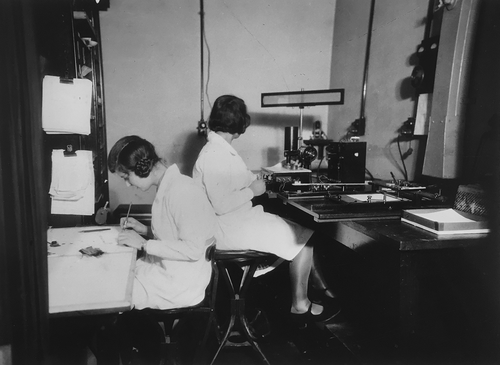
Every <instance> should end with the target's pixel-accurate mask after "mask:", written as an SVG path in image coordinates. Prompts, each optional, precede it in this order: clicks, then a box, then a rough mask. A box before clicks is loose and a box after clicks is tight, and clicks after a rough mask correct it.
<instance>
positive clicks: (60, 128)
mask: <svg viewBox="0 0 500 365" xmlns="http://www.w3.org/2000/svg"><path fill="white" fill-rule="evenodd" d="M91 100H92V82H91V81H90V80H87V79H73V80H72V81H71V82H69V83H66V82H61V80H60V78H59V77H57V76H50V75H47V76H45V77H44V78H43V100H42V127H43V130H44V131H45V132H46V133H49V134H68V133H77V134H84V135H89V134H90V110H91V105H92V103H91Z"/></svg>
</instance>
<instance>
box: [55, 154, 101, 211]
mask: <svg viewBox="0 0 500 365" xmlns="http://www.w3.org/2000/svg"><path fill="white" fill-rule="evenodd" d="M49 194H50V195H51V198H52V204H51V212H52V214H76V215H92V214H94V210H95V204H94V201H95V184H94V167H93V162H92V151H84V150H80V151H76V156H71V157H66V156H65V155H64V152H63V150H53V151H52V181H51V184H50V190H49Z"/></svg>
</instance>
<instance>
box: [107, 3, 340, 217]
mask: <svg viewBox="0 0 500 365" xmlns="http://www.w3.org/2000/svg"><path fill="white" fill-rule="evenodd" d="M335 2H336V1H335V0H311V1H304V0H275V1H264V0H253V1H244V0H232V1H222V0H211V1H206V2H205V3H204V10H205V33H206V42H207V45H206V47H205V50H204V56H205V60H204V65H205V68H204V73H205V82H204V84H205V85H204V89H205V91H206V95H204V99H205V102H204V108H203V109H204V119H205V120H206V119H208V116H209V113H210V107H211V103H212V102H213V101H214V100H215V99H216V98H217V97H218V96H219V95H222V94H234V95H237V96H239V97H241V98H243V99H244V100H245V101H246V103H247V106H248V108H249V112H250V114H251V116H252V125H251V127H250V128H249V129H248V130H247V132H246V133H245V134H244V135H243V136H242V137H241V138H240V139H238V140H236V141H235V142H233V145H234V147H235V148H236V149H237V150H238V151H239V153H240V154H241V156H242V157H243V158H244V160H245V161H246V163H247V165H248V166H249V167H250V168H251V169H255V170H258V169H260V168H261V167H263V166H269V165H274V164H276V163H278V162H279V161H280V160H282V159H283V135H284V127H285V126H288V125H295V126H298V125H299V120H300V118H299V116H300V111H299V109H298V108H261V107H260V98H261V93H264V92H282V91H298V90H301V89H304V90H316V89H328V88H330V69H331V60H332V42H333V29H334V18H335ZM199 5H200V3H199V1H197V0H168V1H167V0H156V1H134V0H117V1H111V6H110V8H109V9H108V10H107V11H105V12H102V13H101V32H102V49H103V63H104V65H103V70H104V83H105V103H106V105H105V107H106V120H107V143H108V150H109V149H110V148H111V147H112V146H113V144H114V143H115V142H116V141H117V140H118V139H119V138H121V137H123V136H125V135H130V134H137V135H140V136H141V137H144V138H146V139H148V140H149V141H151V142H152V143H153V144H154V145H155V146H157V149H158V152H159V154H160V155H161V156H163V157H165V158H166V159H167V161H168V163H177V164H178V165H179V167H180V169H181V171H182V172H184V173H186V174H191V170H192V166H193V164H194V162H195V160H196V157H197V154H198V152H199V150H200V149H201V147H202V146H203V144H204V142H205V140H204V138H201V137H199V136H198V135H197V130H196V127H197V124H198V121H199V120H200V119H201V103H200V98H201V95H200V74H201V59H200V15H199V11H200V9H199ZM339 87H340V86H339ZM327 115H328V107H325V106H322V107H311V108H305V109H304V116H303V120H304V138H309V136H310V131H311V129H312V124H313V122H314V121H315V120H320V121H322V122H323V123H324V124H325V125H324V127H325V128H326V123H328V120H327V119H328V117H327ZM109 180H110V181H109V186H110V206H111V207H112V208H114V207H116V206H117V205H118V204H128V203H129V202H131V201H132V202H133V203H137V204H141V203H142V204H147V203H151V202H152V200H153V197H154V194H155V192H154V191H148V192H147V193H143V192H141V191H139V190H137V189H134V188H126V186H125V184H124V182H123V181H122V180H121V179H119V178H118V177H116V176H115V175H111V176H110V179H109Z"/></svg>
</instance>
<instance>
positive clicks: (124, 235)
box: [118, 218, 145, 250]
mask: <svg viewBox="0 0 500 365" xmlns="http://www.w3.org/2000/svg"><path fill="white" fill-rule="evenodd" d="M129 219H130V218H129ZM144 241H145V239H144V238H142V237H141V236H140V235H139V234H138V233H137V232H134V231H133V230H131V229H125V230H123V231H121V232H120V234H119V235H118V244H119V245H122V246H128V247H132V248H136V249H138V250H141V249H142V244H143V243H144Z"/></svg>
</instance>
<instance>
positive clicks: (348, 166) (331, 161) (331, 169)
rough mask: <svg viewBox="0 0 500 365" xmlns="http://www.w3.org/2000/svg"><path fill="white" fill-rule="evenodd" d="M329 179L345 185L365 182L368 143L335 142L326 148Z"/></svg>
mask: <svg viewBox="0 0 500 365" xmlns="http://www.w3.org/2000/svg"><path fill="white" fill-rule="evenodd" d="M326 153H327V160H328V177H329V178H330V179H332V180H334V181H338V182H344V183H361V182H364V181H365V167H366V142H333V143H330V144H329V145H328V146H327V147H326Z"/></svg>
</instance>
